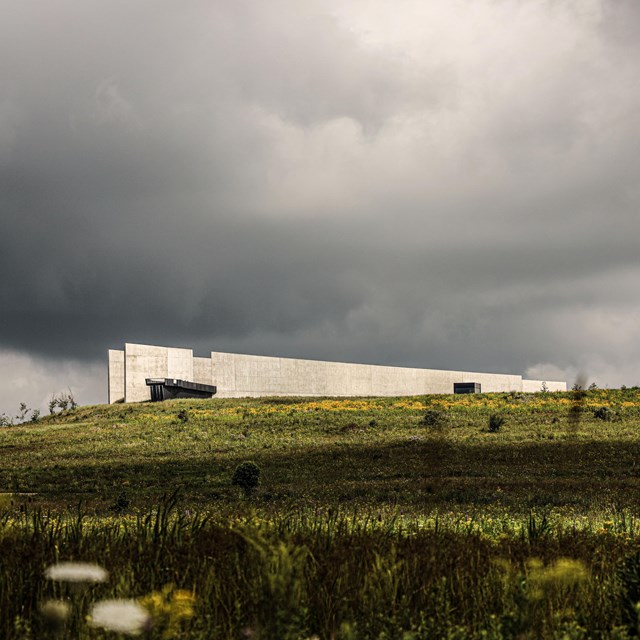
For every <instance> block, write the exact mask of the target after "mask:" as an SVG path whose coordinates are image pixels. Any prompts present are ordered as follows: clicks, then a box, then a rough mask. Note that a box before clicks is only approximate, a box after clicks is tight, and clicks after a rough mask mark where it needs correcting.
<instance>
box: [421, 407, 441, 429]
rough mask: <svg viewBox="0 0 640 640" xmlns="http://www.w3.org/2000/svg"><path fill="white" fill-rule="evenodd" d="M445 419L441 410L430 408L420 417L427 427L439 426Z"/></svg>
mask: <svg viewBox="0 0 640 640" xmlns="http://www.w3.org/2000/svg"><path fill="white" fill-rule="evenodd" d="M444 421H445V414H444V413H442V411H438V410H437V409H430V410H429V411H427V413H425V414H424V417H423V418H422V424H425V425H427V426H429V427H438V426H441V425H442V423H443V422H444Z"/></svg>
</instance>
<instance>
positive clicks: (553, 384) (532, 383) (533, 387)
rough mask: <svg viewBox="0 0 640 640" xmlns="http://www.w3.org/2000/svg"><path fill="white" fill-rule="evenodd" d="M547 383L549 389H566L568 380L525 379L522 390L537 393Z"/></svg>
mask: <svg viewBox="0 0 640 640" xmlns="http://www.w3.org/2000/svg"><path fill="white" fill-rule="evenodd" d="M543 384H544V385H546V387H547V390H548V391H566V390H567V383H566V382H557V381H554V380H523V381H522V390H523V391H526V392H527V393H535V392H536V391H542V385H543Z"/></svg>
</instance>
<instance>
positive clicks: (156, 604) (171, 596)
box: [138, 584, 196, 638]
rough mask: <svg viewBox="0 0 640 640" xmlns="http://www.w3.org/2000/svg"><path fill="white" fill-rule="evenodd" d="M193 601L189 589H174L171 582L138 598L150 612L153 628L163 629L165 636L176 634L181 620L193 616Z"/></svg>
mask: <svg viewBox="0 0 640 640" xmlns="http://www.w3.org/2000/svg"><path fill="white" fill-rule="evenodd" d="M195 601H196V599H195V596H194V594H193V593H192V592H191V591H187V590H186V589H176V587H175V585H173V584H166V585H164V587H162V590H161V591H152V592H151V593H149V594H148V595H146V596H144V597H142V598H140V599H139V600H138V602H140V604H141V605H142V606H143V607H145V609H146V610H147V611H148V612H149V613H150V614H151V617H152V618H153V626H154V628H156V627H158V628H160V629H163V630H164V634H163V637H165V638H170V637H172V636H173V635H175V634H177V633H178V632H179V630H180V626H181V623H182V621H184V620H189V618H192V617H193V616H194V605H195Z"/></svg>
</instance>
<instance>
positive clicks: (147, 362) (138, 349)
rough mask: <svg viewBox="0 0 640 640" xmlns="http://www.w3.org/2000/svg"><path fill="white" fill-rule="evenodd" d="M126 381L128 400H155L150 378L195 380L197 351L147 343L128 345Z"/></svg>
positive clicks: (125, 348)
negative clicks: (194, 359)
mask: <svg viewBox="0 0 640 640" xmlns="http://www.w3.org/2000/svg"><path fill="white" fill-rule="evenodd" d="M124 364H125V374H124V384H125V399H126V401H127V402H141V401H143V400H150V399H151V392H150V390H149V387H147V385H146V382H145V379H146V378H178V379H180V380H191V381H193V351H192V350H191V349H177V348H174V347H154V346H150V345H146V344H129V343H127V344H125V345H124Z"/></svg>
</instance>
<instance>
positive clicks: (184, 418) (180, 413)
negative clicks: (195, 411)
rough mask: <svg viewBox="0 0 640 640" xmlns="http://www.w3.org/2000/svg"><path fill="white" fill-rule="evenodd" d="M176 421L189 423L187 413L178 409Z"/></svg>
mask: <svg viewBox="0 0 640 640" xmlns="http://www.w3.org/2000/svg"><path fill="white" fill-rule="evenodd" d="M178 420H180V422H189V412H188V411H187V410H186V409H180V411H178Z"/></svg>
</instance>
